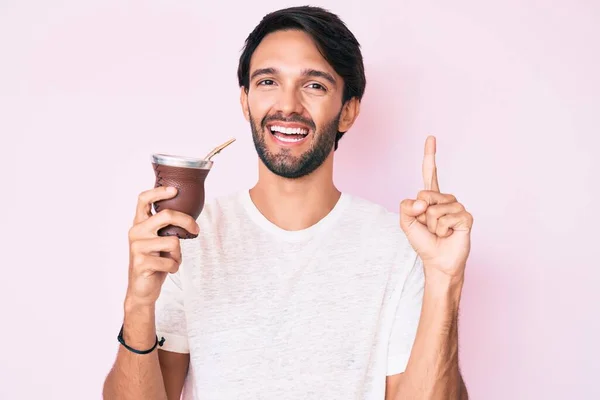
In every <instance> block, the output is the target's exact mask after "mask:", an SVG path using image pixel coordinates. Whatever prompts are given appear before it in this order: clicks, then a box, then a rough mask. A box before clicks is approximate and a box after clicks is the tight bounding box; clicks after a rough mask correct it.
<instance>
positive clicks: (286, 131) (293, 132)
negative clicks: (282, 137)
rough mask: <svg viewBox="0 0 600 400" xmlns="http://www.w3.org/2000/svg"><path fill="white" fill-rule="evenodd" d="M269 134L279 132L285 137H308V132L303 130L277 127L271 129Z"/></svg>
mask: <svg viewBox="0 0 600 400" xmlns="http://www.w3.org/2000/svg"><path fill="white" fill-rule="evenodd" d="M271 132H280V133H284V134H286V135H308V130H306V129H303V128H285V127H283V126H277V125H273V126H272V127H271Z"/></svg>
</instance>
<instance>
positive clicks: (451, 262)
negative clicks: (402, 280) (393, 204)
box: [400, 136, 473, 280]
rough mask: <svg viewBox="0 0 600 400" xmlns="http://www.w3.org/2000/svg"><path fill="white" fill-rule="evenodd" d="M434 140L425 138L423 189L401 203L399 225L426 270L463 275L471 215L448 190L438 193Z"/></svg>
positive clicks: (468, 243) (450, 276) (460, 277)
mask: <svg viewBox="0 0 600 400" xmlns="http://www.w3.org/2000/svg"><path fill="white" fill-rule="evenodd" d="M435 153H436V141H435V137H433V136H430V137H428V138H427V140H426V142H425V156H424V158H423V180H424V185H425V190H423V191H421V192H419V194H418V195H417V197H416V199H406V200H404V201H402V203H400V226H401V227H402V230H403V231H404V233H405V234H406V236H407V237H408V240H409V242H410V244H411V245H412V247H413V248H414V249H415V251H416V252H417V254H418V255H419V257H420V258H421V260H423V266H424V268H425V272H426V273H427V272H442V273H443V275H444V276H447V277H449V278H452V279H461V280H462V278H463V274H464V269H465V265H466V262H467V258H468V256H469V252H470V250H471V227H472V225H473V216H472V215H471V214H470V213H469V212H467V211H466V210H465V207H464V206H463V205H462V204H461V203H459V202H458V201H457V200H456V197H454V196H453V195H451V194H443V193H440V187H439V184H438V179H437V167H436V164H435Z"/></svg>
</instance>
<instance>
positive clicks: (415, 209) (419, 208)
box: [400, 199, 427, 231]
mask: <svg viewBox="0 0 600 400" xmlns="http://www.w3.org/2000/svg"><path fill="white" fill-rule="evenodd" d="M426 209H427V203H426V202H424V201H422V200H411V199H407V200H404V201H402V202H401V203H400V225H401V226H402V229H404V230H405V231H406V230H407V229H409V228H410V227H411V226H412V225H413V224H414V223H415V222H417V219H416V218H417V216H419V215H421V214H423V213H424V212H425V210H426Z"/></svg>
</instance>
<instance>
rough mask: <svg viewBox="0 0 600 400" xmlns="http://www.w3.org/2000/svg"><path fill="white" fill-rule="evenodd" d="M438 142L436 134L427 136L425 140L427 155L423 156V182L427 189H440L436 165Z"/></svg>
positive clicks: (436, 190)
mask: <svg viewBox="0 0 600 400" xmlns="http://www.w3.org/2000/svg"><path fill="white" fill-rule="evenodd" d="M435 152H436V142H435V136H429V137H427V140H426V141H425V155H424V157H423V183H424V185H425V190H433V191H435V192H439V191H440V186H439V184H438V178H437V167H436V165H435Z"/></svg>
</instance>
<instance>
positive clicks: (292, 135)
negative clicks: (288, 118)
mask: <svg viewBox="0 0 600 400" xmlns="http://www.w3.org/2000/svg"><path fill="white" fill-rule="evenodd" d="M268 129H269V131H270V132H271V134H272V135H273V136H275V137H276V138H277V139H279V140H281V141H282V142H287V143H294V142H299V141H301V140H303V139H305V138H306V137H307V136H308V132H309V131H308V129H306V128H301V127H296V128H288V127H285V126H279V125H271V126H269V127H268Z"/></svg>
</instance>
